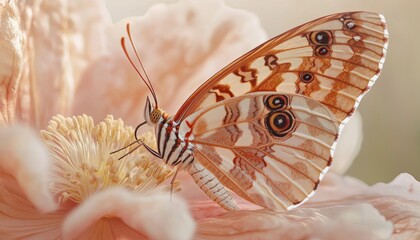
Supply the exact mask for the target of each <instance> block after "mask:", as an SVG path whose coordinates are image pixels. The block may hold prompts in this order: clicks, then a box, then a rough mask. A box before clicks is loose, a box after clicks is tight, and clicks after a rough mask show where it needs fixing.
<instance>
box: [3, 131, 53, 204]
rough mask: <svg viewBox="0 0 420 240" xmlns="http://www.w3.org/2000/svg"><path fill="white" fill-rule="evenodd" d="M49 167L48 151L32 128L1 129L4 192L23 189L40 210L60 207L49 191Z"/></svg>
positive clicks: (24, 196)
mask: <svg viewBox="0 0 420 240" xmlns="http://www.w3.org/2000/svg"><path fill="white" fill-rule="evenodd" d="M49 168H50V161H49V157H48V151H47V149H46V147H45V146H44V144H43V143H42V141H41V140H40V139H39V138H38V136H36V134H35V133H34V132H33V131H32V130H31V129H28V128H26V127H19V126H15V127H4V128H0V169H1V175H0V179H1V181H2V183H3V184H2V185H3V186H2V188H3V191H2V195H4V194H6V195H7V194H8V193H7V192H8V191H11V192H14V193H15V194H16V191H20V190H22V191H23V193H24V195H22V196H20V197H21V198H22V197H23V198H28V199H29V201H30V202H32V204H34V205H35V207H36V208H38V209H39V211H43V212H48V211H52V210H55V209H56V207H57V206H56V204H55V202H54V200H53V197H52V195H51V194H50V192H49V190H48V189H49V177H48V176H49ZM13 178H15V179H16V181H17V182H15V180H14V179H13ZM12 183H15V185H13V184H12Z"/></svg>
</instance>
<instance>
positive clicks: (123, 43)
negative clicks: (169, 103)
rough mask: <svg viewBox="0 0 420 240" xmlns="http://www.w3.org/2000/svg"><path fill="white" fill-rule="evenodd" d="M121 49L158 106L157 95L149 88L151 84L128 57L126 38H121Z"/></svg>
mask: <svg viewBox="0 0 420 240" xmlns="http://www.w3.org/2000/svg"><path fill="white" fill-rule="evenodd" d="M121 47H122V49H123V50H124V53H125V56H126V57H127V59H128V61H130V63H131V66H133V68H134V69H135V70H136V72H137V74H138V75H139V76H140V78H141V80H143V82H144V84H146V86H147V88H148V89H149V91H150V92H151V93H152V95H153V99H155V103H156V106H157V101H156V94H155V93H154V91H153V88H152V87H151V86H149V84H148V83H147V81H146V80H145V79H144V77H143V75H142V74H141V73H140V71H139V69H138V68H137V67H136V65H135V64H134V63H133V61H132V60H131V58H130V55H128V52H127V48H126V47H125V39H124V37H122V38H121Z"/></svg>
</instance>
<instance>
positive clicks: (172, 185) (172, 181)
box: [171, 166, 180, 199]
mask: <svg viewBox="0 0 420 240" xmlns="http://www.w3.org/2000/svg"><path fill="white" fill-rule="evenodd" d="M179 169H180V166H178V167H177V168H176V171H175V174H174V176H173V177H172V180H171V199H172V193H173V190H174V184H175V179H176V176H177V175H178V171H179Z"/></svg>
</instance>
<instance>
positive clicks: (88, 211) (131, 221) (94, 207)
mask: <svg viewBox="0 0 420 240" xmlns="http://www.w3.org/2000/svg"><path fill="white" fill-rule="evenodd" d="M111 217H115V218H120V219H122V221H123V222H124V223H125V224H127V225H128V226H129V227H131V228H132V229H134V230H135V231H136V232H135V231H132V232H127V231H128V229H127V228H125V229H124V228H123V229H119V228H118V227H115V226H114V225H113V224H109V227H110V228H112V229H110V230H109V229H105V231H107V232H109V233H112V235H108V236H107V237H108V238H107V239H116V238H117V237H121V236H127V235H130V234H131V236H129V238H130V239H137V238H143V237H144V235H146V236H147V237H149V238H152V239H191V238H192V235H193V233H194V229H195V224H194V221H193V219H192V217H191V216H190V214H189V212H188V208H187V205H186V204H185V203H184V202H183V201H181V200H180V199H179V198H177V197H176V196H174V197H173V198H172V199H171V200H170V199H169V195H138V194H135V193H132V192H129V191H127V190H125V189H122V188H113V189H109V190H106V191H102V192H98V193H96V194H94V195H92V196H91V197H90V198H89V199H87V200H86V201H85V202H83V204H81V205H80V206H78V207H77V208H76V209H74V210H73V212H71V213H70V214H69V215H68V217H67V218H66V219H65V221H64V223H63V236H64V238H65V239H73V238H76V237H77V238H78V239H80V237H82V238H83V237H84V236H90V237H91V238H94V239H96V238H99V237H104V235H103V233H104V232H103V231H104V229H103V225H98V224H102V223H103V222H101V221H99V220H100V219H101V218H111ZM98 221H99V222H98ZM115 221H119V220H117V219H115ZM107 226H108V225H107ZM162 226H164V227H162ZM121 230H125V231H121ZM142 236H143V237H142ZM102 239H103V238H102Z"/></svg>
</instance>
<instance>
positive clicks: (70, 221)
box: [0, 115, 194, 239]
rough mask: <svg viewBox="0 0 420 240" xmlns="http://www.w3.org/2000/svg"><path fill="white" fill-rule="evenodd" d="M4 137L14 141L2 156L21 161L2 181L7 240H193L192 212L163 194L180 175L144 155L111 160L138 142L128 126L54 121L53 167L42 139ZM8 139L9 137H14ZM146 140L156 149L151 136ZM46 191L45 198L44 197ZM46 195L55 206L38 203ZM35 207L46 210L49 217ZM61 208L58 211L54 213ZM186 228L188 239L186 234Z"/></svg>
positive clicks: (48, 137) (49, 141)
mask: <svg viewBox="0 0 420 240" xmlns="http://www.w3.org/2000/svg"><path fill="white" fill-rule="evenodd" d="M2 130H3V131H8V133H9V136H11V137H12V138H8V139H7V140H8V141H9V144H8V145H2V146H3V149H2V150H3V151H2V153H4V152H6V151H7V149H12V150H11V154H10V155H11V156H14V155H15V159H8V160H9V161H10V160H12V162H13V163H9V164H14V166H15V168H12V167H9V168H8V169H3V170H6V171H5V172H2V173H3V174H2V175H1V176H2V177H1V178H0V179H1V183H2V184H1V186H2V189H1V197H0V202H1V203H2V205H3V207H1V208H0V212H1V213H2V214H1V217H0V221H1V223H2V224H1V226H2V227H1V231H0V232H3V233H4V234H5V236H7V238H9V239H16V238H25V237H27V238H40V239H51V238H59V237H60V236H63V237H64V238H67V239H73V238H78V239H90V238H94V239H98V238H102V239H105V238H106V239H116V238H120V237H126V238H130V239H144V238H146V237H151V238H154V239H180V238H190V237H191V235H192V233H193V230H194V222H193V220H192V218H191V216H190V214H189V212H188V208H187V205H186V204H185V203H184V202H183V201H181V200H180V199H179V198H178V197H176V196H174V197H173V198H172V201H170V202H169V188H168V187H163V186H161V184H162V183H163V182H164V181H165V180H166V179H168V178H169V177H170V176H171V175H172V174H173V171H172V170H171V169H170V168H169V167H167V166H165V165H164V164H163V163H162V162H157V161H153V160H150V158H149V157H148V156H147V154H146V153H145V152H144V151H137V152H136V153H133V154H130V155H128V156H127V157H125V158H123V159H121V160H118V158H119V157H121V155H122V154H123V153H117V154H114V155H110V152H111V151H112V150H114V149H118V148H121V147H124V146H126V145H128V144H129V143H130V142H133V141H134V136H133V134H132V132H133V129H132V128H131V127H127V126H124V124H123V122H122V120H114V119H113V117H112V116H108V117H107V118H106V119H105V120H104V121H103V122H100V123H99V124H96V125H95V124H94V123H93V119H92V118H90V117H87V116H86V115H84V116H78V117H73V118H64V117H62V116H60V115H59V116H56V117H53V119H52V120H51V121H50V123H49V125H48V127H47V130H45V131H42V132H41V134H42V138H43V139H44V142H45V143H46V145H47V146H48V149H49V151H50V154H51V157H52V159H51V160H52V162H50V163H49V162H48V161H47V159H48V158H47V157H46V156H45V152H46V151H42V150H44V148H43V146H39V144H40V143H39V142H38V141H37V139H36V136H34V134H32V135H31V134H28V130H26V129H19V130H18V131H22V132H20V134H19V135H17V134H16V133H15V132H13V131H11V130H14V129H11V128H4V129H2ZM2 133H3V134H0V136H1V137H6V136H8V135H7V134H5V133H4V132H2ZM21 137H26V138H25V140H29V143H33V144H36V145H38V146H37V148H36V149H35V150H38V151H35V150H31V151H28V150H29V149H28V147H26V146H25V144H26V142H27V141H22V138H21ZM142 139H143V141H144V142H145V143H147V144H150V145H151V146H153V141H154V138H153V137H152V136H151V133H148V134H146V135H143V136H142ZM1 140H3V143H4V142H7V141H6V140H5V139H1ZM25 148H26V149H25ZM19 150H20V151H19ZM17 153H20V155H16V154H17ZM10 155H9V156H10ZM31 160H32V161H31ZM33 160H36V161H35V162H34V161H33ZM2 165H3V166H5V165H6V164H2ZM16 166H18V167H19V168H18V169H16ZM48 167H51V170H50V169H48ZM25 173H29V174H25ZM22 175H23V176H22ZM13 176H17V177H16V179H14V177H13ZM46 176H49V178H48V177H46ZM46 179H48V181H46ZM16 180H18V182H17V181H16ZM19 180H20V181H19ZM47 186H50V187H49V191H50V192H51V194H52V195H53V196H54V198H55V201H54V200H53V199H52V198H51V197H50V196H51V195H49V192H48V191H47V189H48V188H47ZM25 187H26V189H28V190H29V191H26V192H25V193H23V192H22V189H21V188H24V189H25ZM39 190H43V191H42V192H40V193H37V192H36V191H39ZM31 191H35V192H31ZM165 193H166V194H165ZM39 195H41V197H44V198H46V199H47V201H48V202H47V203H45V202H42V201H37V200H39V199H40V197H39ZM26 196H27V198H28V199H26V198H25V197H26ZM34 196H35V197H34ZM32 203H35V204H37V205H36V206H41V207H39V209H40V210H43V212H40V211H38V210H37V208H35V207H34V206H33V205H32ZM51 206H53V207H51ZM54 207H58V209H57V210H56V211H53V210H55V209H54ZM45 212H48V213H45ZM159 224H165V225H166V227H165V229H163V230H162V229H159V230H157V228H156V227H157V226H158V225H159ZM29 226H31V227H29ZM181 227H182V229H183V230H184V231H179V230H178V229H180V228H181ZM10 229H13V231H11V230H10ZM174 232H175V233H174Z"/></svg>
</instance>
